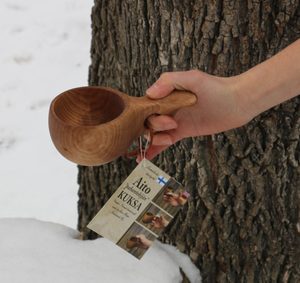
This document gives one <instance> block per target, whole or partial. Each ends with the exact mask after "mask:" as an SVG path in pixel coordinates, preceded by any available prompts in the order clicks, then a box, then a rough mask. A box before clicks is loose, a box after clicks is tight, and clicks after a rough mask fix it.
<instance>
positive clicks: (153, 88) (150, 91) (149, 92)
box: [146, 83, 158, 96]
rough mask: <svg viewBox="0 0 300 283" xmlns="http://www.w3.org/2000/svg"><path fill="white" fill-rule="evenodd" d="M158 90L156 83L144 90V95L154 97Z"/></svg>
mask: <svg viewBox="0 0 300 283" xmlns="http://www.w3.org/2000/svg"><path fill="white" fill-rule="evenodd" d="M157 89H158V85H157V84H156V83H154V84H153V85H152V86H150V87H149V88H148V89H147V90H146V94H147V95H149V96H152V95H155V94H156V92H157Z"/></svg>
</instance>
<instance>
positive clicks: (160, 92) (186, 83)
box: [146, 70, 204, 99]
mask: <svg viewBox="0 0 300 283" xmlns="http://www.w3.org/2000/svg"><path fill="white" fill-rule="evenodd" d="M203 75H204V73H202V72H200V71H197V70H192V71H185V72H167V73H163V74H162V75H161V76H160V77H159V79H158V80H157V81H156V82H155V83H154V84H153V85H152V86H151V87H150V88H148V89H147V90H146V94H147V95H148V96H149V97H150V98H152V99H159V98H162V97H165V96H167V95H168V94H170V93H171V92H172V91H173V90H175V89H178V90H188V91H192V92H195V91H196V90H195V86H196V85H197V84H199V80H200V79H201V78H202V77H203Z"/></svg>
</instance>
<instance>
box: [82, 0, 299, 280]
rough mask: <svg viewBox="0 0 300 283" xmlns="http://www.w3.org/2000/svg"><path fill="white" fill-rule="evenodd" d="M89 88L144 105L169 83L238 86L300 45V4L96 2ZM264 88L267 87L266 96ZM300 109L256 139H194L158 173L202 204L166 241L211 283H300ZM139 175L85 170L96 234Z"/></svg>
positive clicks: (122, 167)
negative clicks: (166, 77)
mask: <svg viewBox="0 0 300 283" xmlns="http://www.w3.org/2000/svg"><path fill="white" fill-rule="evenodd" d="M92 29H93V38H92V47H91V57H92V63H91V66H90V76H89V83H90V84H91V85H106V86H111V87H115V88H118V89H120V90H122V91H124V92H126V93H129V94H131V95H135V96H140V95H143V94H144V92H145V90H146V88H147V87H148V86H149V85H151V84H152V83H153V82H154V81H155V80H156V79H157V78H158V77H159V75H160V74H161V73H162V72H164V71H172V70H188V69H193V68H197V69H200V70H203V71H206V72H208V73H210V74H215V75H219V76H231V75H236V74H239V73H241V72H244V71H246V70H247V69H249V68H250V67H252V66H254V65H256V64H258V63H260V62H262V61H264V60H265V59H267V58H269V57H271V56H272V55H274V54H276V53H277V52H278V51H280V50H281V49H282V48H284V47H285V46H287V45H288V44H289V43H291V42H293V41H294V40H296V39H297V38H299V37H300V4H299V1H293V0H283V1H272V0H248V1H227V0H223V1H221V0H203V1H198V0H195V1H187V0H148V1H142V0H127V1H125V0H124V1H120V0H107V1H104V0H102V1H101V0H95V5H94V7H93V11H92ZM257 87H259V86H257ZM299 134H300V99H299V98H295V99H293V100H292V101H290V102H288V103H285V104H283V105H281V106H279V107H276V108H275V109H272V110H270V111H268V112H265V113H263V114H262V115H260V116H259V117H257V118H256V119H255V120H253V121H252V122H251V123H249V124H248V125H247V126H246V127H243V128H240V129H237V130H233V131H229V132H226V133H223V134H219V135H215V136H212V137H207V138H199V139H187V140H185V141H183V142H181V143H178V144H176V146H173V147H172V148H170V150H168V151H167V152H165V153H163V154H161V155H160V156H159V157H158V158H157V159H156V160H155V163H156V164H157V165H158V166H160V167H161V168H162V169H164V170H165V171H166V172H168V173H169V174H170V175H172V176H174V177H175V178H176V179H177V180H178V181H180V182H182V183H183V184H184V185H185V186H186V187H187V188H188V189H189V190H190V192H191V194H192V197H191V200H190V201H189V203H188V205H186V207H185V208H184V209H183V211H182V212H181V213H180V214H179V215H178V217H176V219H175V220H174V221H173V223H172V225H170V228H169V229H168V231H167V232H166V233H165V234H164V236H163V237H162V239H163V240H164V241H165V242H168V243H172V244H175V245H177V247H178V248H179V249H180V250H181V251H183V252H185V253H187V254H188V255H189V256H190V257H191V258H192V260H193V261H194V262H195V263H196V265H197V266H198V267H199V268H200V270H201V272H202V275H203V282H300V267H299V258H300V254H299V241H300V240H299V236H300V223H299V222H300V220H299V200H300V197H299V194H300V191H299V190H300V153H299V150H300V142H299ZM134 167H135V162H134V161H128V160H124V159H122V158H120V159H119V160H117V161H115V162H112V163H110V164H107V165H105V166H101V167H97V168H96V167H94V168H91V167H79V180H78V181H79V184H80V189H79V206H78V207H79V222H78V227H79V229H80V230H81V231H83V234H84V236H85V238H93V237H95V235H94V234H92V233H91V232H90V231H89V230H88V229H86V228H85V226H86V224H87V223H88V222H89V221H90V219H91V218H92V217H93V216H94V215H95V213H96V212H97V211H98V210H99V209H100V208H101V206H102V205H103V204H104V203H105V202H106V201H107V199H108V198H109V197H110V195H111V194H112V192H113V191H114V190H115V189H116V188H117V187H118V186H119V185H120V183H121V182H122V181H123V180H124V179H125V177H126V176H127V175H128V174H129V173H130V172H131V170H132V169H133V168H134Z"/></svg>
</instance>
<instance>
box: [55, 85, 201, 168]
mask: <svg viewBox="0 0 300 283" xmlns="http://www.w3.org/2000/svg"><path fill="white" fill-rule="evenodd" d="M196 101H197V98H196V96H195V95H194V94H192V93H190V92H186V91H174V92H173V93H172V94H170V95H169V96H166V97H164V98H162V99H158V100H154V99H150V98H148V97H147V96H143V97H132V96H128V95H126V94H124V93H122V92H120V91H118V90H115V89H112V88H106V87H97V86H91V87H79V88H74V89H70V90H67V91H65V92H63V93H61V94H59V95H58V96H57V97H56V98H55V99H54V100H53V101H52V103H51V106H50V110H49V130H50V135H51V138H52V141H53V143H54V145H55V147H56V148H57V150H58V151H59V152H60V153H61V154H62V155H63V156H64V157H65V158H67V159H69V160H70V161H73V162H75V163H77V164H81V165H86V166H95V165H101V164H105V163H107V162H110V161H112V160H114V159H116V158H117V157H119V156H121V155H122V154H124V153H125V152H126V150H127V149H128V147H129V146H130V145H131V143H132V142H133V140H134V139H136V138H137V137H139V136H140V135H142V134H143V133H144V131H145V125H144V124H145V120H146V119H147V118H148V117H149V116H150V115H152V114H170V113H173V112H174V111H176V110H178V109H179V108H182V107H187V106H191V105H193V104H195V103H196Z"/></svg>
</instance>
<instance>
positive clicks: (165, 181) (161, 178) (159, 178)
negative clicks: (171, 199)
mask: <svg viewBox="0 0 300 283" xmlns="http://www.w3.org/2000/svg"><path fill="white" fill-rule="evenodd" d="M156 182H157V183H158V184H160V185H161V186H164V185H165V184H166V183H167V182H168V179H167V178H164V177H163V176H158V177H157V179H156Z"/></svg>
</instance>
